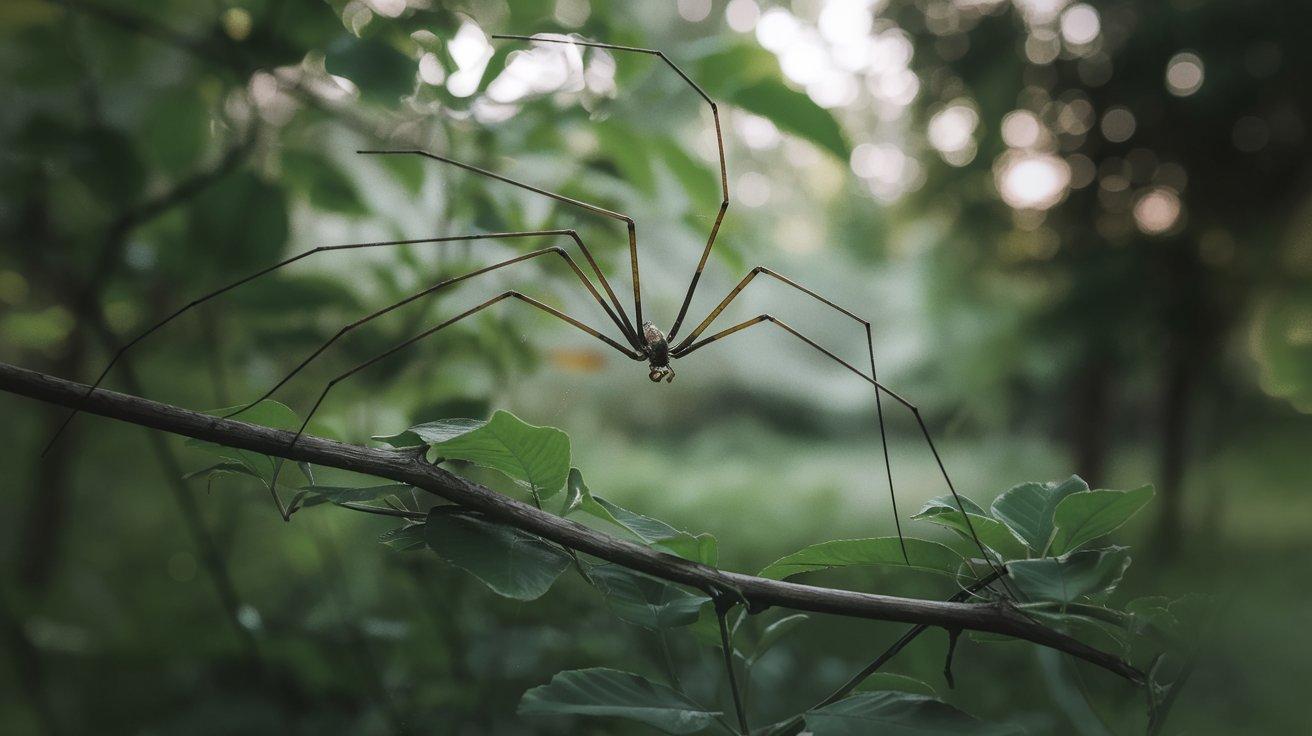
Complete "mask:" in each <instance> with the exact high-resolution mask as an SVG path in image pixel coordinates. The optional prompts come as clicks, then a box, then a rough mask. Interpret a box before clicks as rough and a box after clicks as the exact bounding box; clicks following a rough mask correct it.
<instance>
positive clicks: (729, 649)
mask: <svg viewBox="0 0 1312 736" xmlns="http://www.w3.org/2000/svg"><path fill="white" fill-rule="evenodd" d="M724 600H725V599H724V598H719V599H717V600H716V601H715V617H716V618H717V619H719V621H720V648H721V650H723V652H724V669H725V672H727V673H728V675H729V692H730V694H732V695H733V709H734V712H735V713H737V714H738V729H739V730H740V731H741V732H742V734H743V736H747V734H750V733H751V732H752V729H751V728H750V727H748V725H747V711H746V710H745V709H744V708H743V698H742V693H740V692H739V691H738V677H737V675H735V674H734V671H733V637H732V636H731V635H730V634H729V622H728V621H727V620H726V616H727V615H728V613H729V611H730V609H732V608H733V606H734V603H733V602H732V601H727V602H725V603H722V602H721V601H724Z"/></svg>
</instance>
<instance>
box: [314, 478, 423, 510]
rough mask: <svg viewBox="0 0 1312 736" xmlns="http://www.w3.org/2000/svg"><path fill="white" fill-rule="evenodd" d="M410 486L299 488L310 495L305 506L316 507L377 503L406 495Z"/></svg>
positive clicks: (401, 484) (389, 484) (315, 486)
mask: <svg viewBox="0 0 1312 736" xmlns="http://www.w3.org/2000/svg"><path fill="white" fill-rule="evenodd" d="M411 487H412V486H408V485H406V484H404V483H387V484H385V485H380V486H367V487H364V488H350V487H345V486H318V485H309V486H305V487H304V488H301V490H302V491H305V492H306V493H308V494H310V495H309V498H307V499H306V501H305V504H304V505H305V506H317V505H319V504H321V503H347V502H350V503H365V502H368V501H377V500H378V499H380V498H386V497H387V496H397V495H400V494H403V493H408V492H409V491H410V489H411Z"/></svg>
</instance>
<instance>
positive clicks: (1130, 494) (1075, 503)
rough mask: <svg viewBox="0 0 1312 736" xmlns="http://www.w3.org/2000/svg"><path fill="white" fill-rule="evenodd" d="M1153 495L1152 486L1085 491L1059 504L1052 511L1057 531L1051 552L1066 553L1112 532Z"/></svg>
mask: <svg viewBox="0 0 1312 736" xmlns="http://www.w3.org/2000/svg"><path fill="white" fill-rule="evenodd" d="M1152 498H1153V487H1152V486H1143V487H1142V488H1136V489H1134V490H1132V491H1107V490H1098V491H1083V492H1080V493H1073V494H1071V495H1069V496H1067V497H1066V498H1064V499H1062V500H1061V502H1060V503H1058V504H1057V509H1056V511H1055V513H1054V514H1053V524H1054V526H1056V529H1057V531H1056V535H1055V536H1054V537H1053V538H1052V546H1051V548H1050V550H1049V551H1050V552H1051V554H1054V555H1060V554H1065V553H1066V552H1069V551H1071V550H1073V549H1077V548H1079V547H1080V546H1081V545H1084V544H1085V543H1087V542H1091V541H1093V540H1095V539H1097V538H1098V537H1102V536H1105V535H1107V534H1110V533H1111V532H1113V531H1116V530H1117V529H1119V528H1120V527H1121V525H1122V524H1124V523H1125V522H1127V521H1129V519H1130V517H1131V516H1134V515H1135V514H1136V513H1138V512H1139V509H1142V508H1143V507H1144V506H1146V505H1148V502H1149V501H1151V500H1152Z"/></svg>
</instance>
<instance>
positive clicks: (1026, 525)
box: [992, 475, 1089, 554]
mask: <svg viewBox="0 0 1312 736" xmlns="http://www.w3.org/2000/svg"><path fill="white" fill-rule="evenodd" d="M1087 490H1089V486H1088V484H1087V483H1085V482H1084V481H1083V480H1081V479H1080V478H1079V476H1075V475H1072V476H1071V477H1070V478H1067V479H1066V480H1064V481H1053V482H1051V483H1022V484H1021V485H1018V486H1015V487H1014V488H1010V489H1008V490H1007V491H1005V492H1003V494H1002V495H1001V496H998V497H997V498H996V499H994V501H993V506H992V512H993V517H994V518H995V519H997V520H998V521H1001V522H1002V523H1004V524H1006V525H1007V526H1008V527H1009V528H1010V529H1011V531H1012V532H1014V533H1015V534H1016V536H1017V537H1019V538H1020V540H1021V541H1023V542H1025V544H1026V545H1027V546H1028V547H1029V548H1030V549H1031V550H1033V551H1034V552H1036V553H1038V554H1043V553H1044V551H1045V550H1046V549H1047V548H1048V542H1049V541H1051V540H1052V532H1053V522H1052V517H1053V514H1054V513H1055V512H1056V510H1057V504H1059V503H1061V501H1062V499H1064V498H1066V497H1067V496H1069V495H1071V494H1072V493H1080V492H1083V491H1087Z"/></svg>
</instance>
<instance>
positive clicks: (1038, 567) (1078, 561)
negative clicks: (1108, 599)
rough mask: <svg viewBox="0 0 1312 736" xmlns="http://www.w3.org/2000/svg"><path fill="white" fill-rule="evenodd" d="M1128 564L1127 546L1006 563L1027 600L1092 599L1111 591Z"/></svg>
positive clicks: (1017, 586) (1066, 601) (1008, 571)
mask: <svg viewBox="0 0 1312 736" xmlns="http://www.w3.org/2000/svg"><path fill="white" fill-rule="evenodd" d="M1129 566H1130V552H1129V550H1128V549H1127V548H1125V547H1109V548H1107V549H1097V550H1083V551H1080V552H1071V553H1069V554H1066V555H1064V556H1062V557H1044V558H1042V559H1037V560H1017V561H1015V562H1012V563H1009V564H1008V565H1007V575H1008V576H1009V577H1010V578H1011V579H1012V581H1013V582H1014V583H1015V587H1016V589H1017V590H1018V592H1020V593H1022V594H1024V595H1025V596H1027V597H1029V598H1030V599H1031V600H1036V601H1060V602H1065V603H1073V602H1075V601H1077V600H1079V599H1081V598H1090V599H1095V600H1096V599H1097V598H1098V597H1100V596H1102V595H1104V594H1106V593H1109V592H1111V591H1112V590H1113V589H1114V588H1115V587H1116V585H1117V583H1119V582H1120V581H1121V576H1122V575H1124V574H1125V569H1126V568H1127V567H1129Z"/></svg>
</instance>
